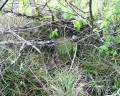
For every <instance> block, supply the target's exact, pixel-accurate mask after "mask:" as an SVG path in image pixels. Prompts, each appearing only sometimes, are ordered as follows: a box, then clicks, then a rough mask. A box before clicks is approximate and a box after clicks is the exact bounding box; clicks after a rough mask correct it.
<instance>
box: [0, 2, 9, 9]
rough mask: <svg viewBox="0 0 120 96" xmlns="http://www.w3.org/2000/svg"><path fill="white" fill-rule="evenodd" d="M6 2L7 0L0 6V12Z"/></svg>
mask: <svg viewBox="0 0 120 96" xmlns="http://www.w3.org/2000/svg"><path fill="white" fill-rule="evenodd" d="M7 2H8V0H6V1H5V2H4V3H3V4H2V6H1V7H0V11H1V10H2V9H3V7H4V6H5V4H6V3H7Z"/></svg>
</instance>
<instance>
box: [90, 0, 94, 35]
mask: <svg viewBox="0 0 120 96" xmlns="http://www.w3.org/2000/svg"><path fill="white" fill-rule="evenodd" d="M89 12H90V19H91V20H90V23H91V26H92V28H91V33H93V16H92V0H90V2H89Z"/></svg>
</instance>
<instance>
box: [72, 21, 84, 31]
mask: <svg viewBox="0 0 120 96" xmlns="http://www.w3.org/2000/svg"><path fill="white" fill-rule="evenodd" d="M73 24H74V28H77V30H80V28H81V27H82V25H83V22H82V21H74V22H73Z"/></svg>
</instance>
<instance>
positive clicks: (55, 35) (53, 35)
mask: <svg viewBox="0 0 120 96" xmlns="http://www.w3.org/2000/svg"><path fill="white" fill-rule="evenodd" d="M58 36H59V34H58V29H54V30H53V31H51V32H50V38H54V37H58Z"/></svg>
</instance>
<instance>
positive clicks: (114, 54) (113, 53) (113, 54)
mask: <svg viewBox="0 0 120 96" xmlns="http://www.w3.org/2000/svg"><path fill="white" fill-rule="evenodd" d="M110 53H111V54H112V56H113V57H115V56H116V55H118V54H117V51H116V50H113V51H111V52H110Z"/></svg>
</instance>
